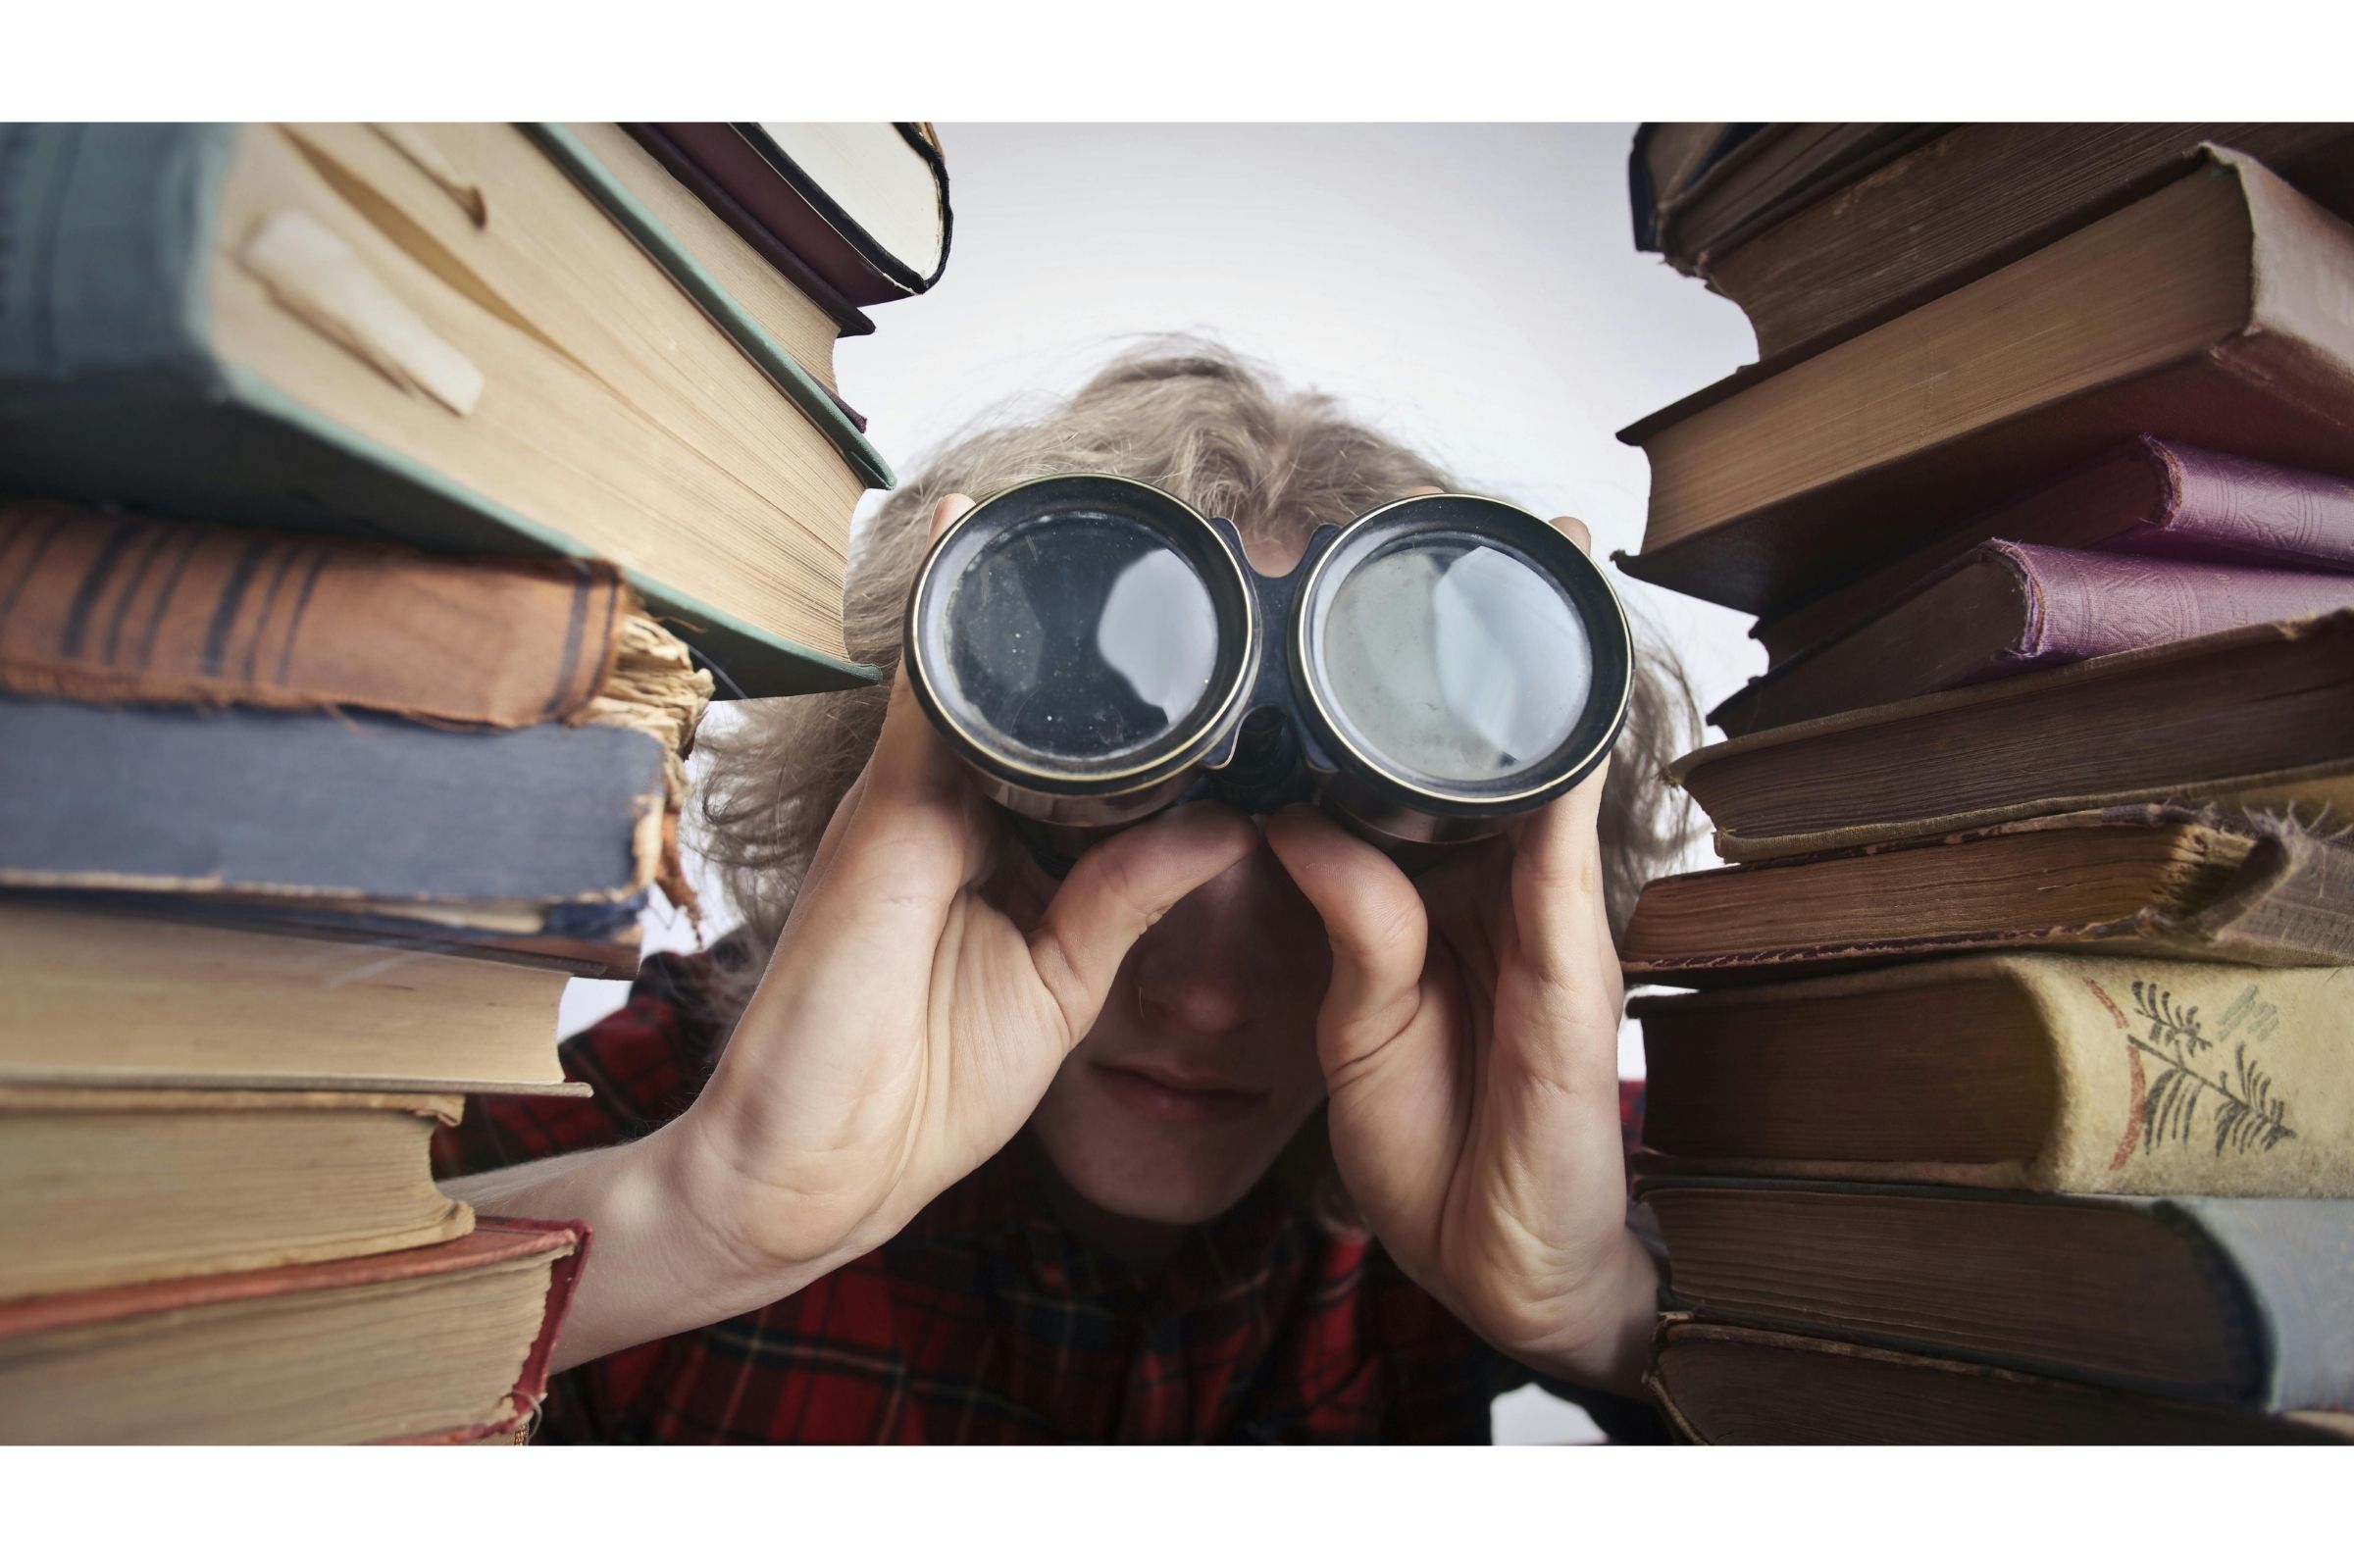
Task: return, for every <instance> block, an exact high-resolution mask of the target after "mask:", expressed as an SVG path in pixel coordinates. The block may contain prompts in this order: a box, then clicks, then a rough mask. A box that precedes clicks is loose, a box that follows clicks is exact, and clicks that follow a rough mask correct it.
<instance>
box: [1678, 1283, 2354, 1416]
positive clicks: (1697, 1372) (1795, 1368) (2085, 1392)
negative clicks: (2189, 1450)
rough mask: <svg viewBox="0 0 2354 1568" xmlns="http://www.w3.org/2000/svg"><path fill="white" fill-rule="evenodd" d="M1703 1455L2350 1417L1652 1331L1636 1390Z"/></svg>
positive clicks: (1738, 1335)
mask: <svg viewBox="0 0 2354 1568" xmlns="http://www.w3.org/2000/svg"><path fill="white" fill-rule="evenodd" d="M1645 1381H1646V1385H1647V1386H1648V1387H1649V1388H1650V1390H1651V1391H1652V1394H1653V1396H1654V1397H1655V1398H1656V1399H1657V1400H1658V1401H1659V1404H1660V1410H1661V1413H1662V1414H1663V1415H1664V1416H1665V1417H1666V1418H1667V1423H1668V1425H1669V1426H1670V1427H1671V1428H1673V1429H1674V1430H1675V1432H1676V1434H1677V1435H1678V1436H1680V1437H1682V1438H1684V1439H1685V1440H1686V1441H1688V1442H1702V1443H1763V1442H1770V1443H1802V1442H1803V1443H1839V1444H1854V1443H1935V1444H1939V1445H1952V1444H1961V1443H2135V1444H2144V1445H2150V1444H2175V1443H2200V1444H2206V1443H2269V1444H2282V1443H2342V1442H2349V1441H2354V1418H2348V1417H2345V1416H2343V1415H2339V1414H2335V1413H2332V1412H2328V1411H2299V1412H2296V1413H2293V1414H2289V1415H2284V1416H2268V1415H2260V1414H2257V1413H2254V1412H2250V1411H2244V1410H2233V1409H2229V1408H2227V1407H2218V1406H2213V1405H2198V1404H2189V1403H2185V1402H2182V1401H2180V1400H2175V1399H2154V1398H2149V1397H2147V1396H2144V1395H2140V1394H2132V1393H2123V1392H2119V1391H2116V1390H2112V1389H2101V1388H2094V1387H2091V1386H2089V1385H2085V1384H2080V1383H2070V1382H2066V1381H2063V1380H2061V1379H2057V1378H2043V1377H2037V1376H2035V1375H2033V1374H2031V1373H2024V1372H2014V1371H2011V1370H2009V1369H2007V1368H2003V1367H1991V1366H1985V1365H1982V1364H1979V1363H1976V1362H1970V1361H1957V1360H1953V1359H1950V1358H1946V1357H1939V1356H1924V1355H1913V1354H1909V1353H1907V1352H1905V1351H1901V1350H1886V1349H1881V1348H1879V1347H1877V1346H1874V1345H1863V1344H1852V1343H1849V1342H1847V1341H1846V1340H1827V1339H1815V1338H1811V1337H1808V1336H1804V1335H1795V1334H1776V1333H1774V1332H1772V1331H1771V1330H1767V1329H1751V1328H1743V1327H1740V1326H1738V1325H1735V1324H1727V1323H1714V1322H1711V1321H1709V1320H1707V1319H1705V1318H1696V1317H1694V1316H1692V1315H1691V1314H1688V1313H1670V1314H1668V1315H1667V1316H1666V1317H1665V1318H1663V1319H1662V1320H1661V1324H1660V1332H1659V1339H1658V1341H1657V1343H1656V1345H1655V1347H1654V1350H1653V1358H1652V1370H1651V1375H1650V1377H1649V1378H1647V1379H1646V1380H1645Z"/></svg>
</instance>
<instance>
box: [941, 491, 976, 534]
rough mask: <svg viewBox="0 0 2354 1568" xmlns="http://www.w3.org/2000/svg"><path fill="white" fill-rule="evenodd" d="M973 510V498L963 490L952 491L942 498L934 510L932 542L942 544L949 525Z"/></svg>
mask: <svg viewBox="0 0 2354 1568" xmlns="http://www.w3.org/2000/svg"><path fill="white" fill-rule="evenodd" d="M972 509H973V498H972V497H971V496H969V495H967V494H965V493H964V492H963V491H962V490H950V491H949V492H948V493H947V494H946V495H944V496H942V497H941V498H940V500H939V501H938V502H937V503H935V504H934V506H933V508H932V534H931V537H932V541H933V542H934V543H936V544H937V543H938V542H940V536H941V535H942V534H943V533H946V532H947V531H948V525H949V524H951V523H953V522H955V521H956V520H957V519H958V518H960V517H962V516H964V514H965V513H967V512H970V511H971V510H972Z"/></svg>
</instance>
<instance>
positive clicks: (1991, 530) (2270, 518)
mask: <svg viewBox="0 0 2354 1568" xmlns="http://www.w3.org/2000/svg"><path fill="white" fill-rule="evenodd" d="M1990 539H2012V540H2015V541H2018V542H2020V543H2022V544H2034V545H2057V546H2062V547H2066V548H2071V549H2078V550H2099V551H2103V552H2105V553H2108V554H2113V555H2131V556H2148V557H2154V558H2158V559H2163V560H2175V561H2202V562H2209V563H2213V564H2216V565H2224V566H2253V567H2269V568H2272V569H2275V570H2277V571H2289V572H2343V573H2349V574H2354V480H2345V479H2339V478H2337V477H2335V476H2333V475H2328V474H2316V473H2312V472H2310V471H2308V470H2303V469H2287V468H2281V467H2279V466H2277V465H2276V464H2272V463H2251V462H2249V461H2248V460H2247V459H2246V458H2242V457H2230V456H2227V455H2226V454H2225V453H2222V452H2207V451H2202V450H2200V449H2199V448H2197V447H2194V446H2184V445H2183V444H2182V443H2181V442H2179V441H2163V440H2160V439H2158V438H2157V437H2156V436H2153V435H2137V436H2135V437H2134V438H2133V439H2131V440H2129V441H2124V442H2122V443H2120V444H2119V445H2117V446H2114V447H2111V448H2110V449H2109V450H2107V451H2105V452H2103V453H2102V454H2101V455H2100V456H2098V457H2096V458H2094V459H2093V460H2092V461H2090V462H2089V463H2085V464H2083V465H2082V466H2080V467H2078V468H2074V469H2072V470H2070V471H2069V472H2068V473H2066V474H2064V475H2062V476H2061V477H2060V478H2059V479H2056V480H2053V481H2049V482H2047V483H2040V484H2037V485H2036V486H2035V487H2033V488H2032V489H2030V490H2028V491H2027V492H2026V493H2024V494H2022V495H2017V496H2014V497H2012V498H2011V499H2009V500H2007V501H2005V502H2004V503H2003V504H2002V505H2000V506H1998V507H1996V508H1995V509H1994V510H1993V511H1991V512H1987V513H1984V514H1982V515H1980V516H1979V517H1977V518H1974V519H1972V520H1971V521H1970V523H1968V524H1966V525H1964V526H1963V527H1962V528H1961V529H1959V530H1957V531H1954V532H1953V533H1951V534H1948V535H1946V536H1945V537H1943V538H1940V539H1938V540H1937V541H1936V542H1935V543H1933V544H1929V545H1927V546H1924V547H1923V548H1921V549H1919V550H1917V551H1915V552H1913V553H1912V554H1910V555H1907V556H1904V557H1902V558H1901V559H1899V560H1897V561H1894V562H1892V563H1890V564H1889V565H1887V566H1884V567H1881V568H1880V569H1879V570H1878V571H1875V572H1872V573H1870V574H1868V575H1867V576H1865V577H1861V578H1858V579H1857V580H1856V581H1855V582H1848V583H1843V584H1841V585H1840V586H1838V587H1835V588H1833V589H1831V590H1830V591H1829V592H1828V593H1825V594H1822V595H1820V596H1818V597H1816V598H1812V599H1809V600H1808V601H1807V602H1806V603H1804V604H1802V605H1800V606H1798V607H1797V608H1796V609H1794V610H1790V611H1787V612H1785V613H1784V614H1781V615H1776V616H1771V617H1768V618H1766V619H1765V620H1762V621H1760V622H1758V624H1757V625H1756V626H1754V627H1752V628H1751V629H1750V633H1749V634H1750V635H1751V636H1753V637H1755V638H1757V639H1758V641H1760V642H1762V643H1764V644H1765V646H1766V658H1767V660H1768V661H1769V662H1770V663H1771V664H1772V666H1773V667H1775V668H1777V669H1778V668H1779V667H1780V666H1782V665H1784V664H1787V663H1789V662H1790V661H1792V660H1793V659H1796V658H1798V657H1800V656H1801V655H1802V654H1805V653H1807V652H1808V651H1809V650H1811V649H1813V648H1816V647H1817V646H1819V645H1821V644H1822V643H1825V642H1829V641H1831V640H1832V639H1833V638H1835V637H1839V636H1843V635H1845V634H1846V633H1848V632H1853V631H1854V630H1856V629H1857V628H1858V627H1860V626H1863V625H1864V624H1865V623H1866V622H1868V621H1871V620H1873V619H1875V618H1877V617H1878V616H1880V615H1881V614H1882V613H1883V612H1885V611H1886V610H1887V608H1888V605H1889V603H1890V601H1892V600H1893V599H1895V598H1897V597H1898V596H1900V595H1902V594H1906V593H1910V592H1912V591H1913V590H1915V589H1916V588H1918V587H1919V586H1920V585H1921V584H1922V583H1924V582H1927V581H1928V580H1929V579H1931V578H1933V577H1935V576H1937V575H1938V573H1939V572H1941V571H1944V570H1947V569H1949V568H1951V567H1952V566H1953V565H1954V564H1955V563H1956V562H1958V561H1960V560H1961V559H1962V558H1963V557H1964V556H1965V555H1966V554H1967V553H1968V552H1969V551H1970V549H1972V548H1973V547H1975V546H1976V545H1979V544H1981V543H1984V542H1985V541H1987V540H1990Z"/></svg>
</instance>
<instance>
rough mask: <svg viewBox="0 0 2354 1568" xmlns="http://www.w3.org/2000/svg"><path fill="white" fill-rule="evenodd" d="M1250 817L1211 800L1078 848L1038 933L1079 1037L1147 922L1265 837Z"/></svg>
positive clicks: (1054, 986)
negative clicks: (1080, 851) (1085, 849)
mask: <svg viewBox="0 0 2354 1568" xmlns="http://www.w3.org/2000/svg"><path fill="white" fill-rule="evenodd" d="M1257 844H1258V835H1257V833H1256V832H1255V831H1254V829H1253V828H1252V826H1251V821H1250V819H1249V818H1247V817H1244V816H1242V815H1241V814H1240V813H1238V812H1234V811H1229V810H1227V809H1226V808H1225V807H1223V806H1216V805H1210V804H1208V803H1206V802H1204V803H1201V804H1196V805H1191V806H1181V807H1179V808H1178V809H1176V810H1175V811H1171V812H1167V813H1164V814H1163V815H1161V816H1158V817H1155V818H1153V819H1151V821H1149V822H1146V823H1143V824H1141V825H1139V826H1137V827H1134V828H1130V829H1128V830H1126V831H1125V832H1123V833H1119V834H1115V835H1112V836H1111V837H1109V838H1106V839H1104V840H1103V841H1102V842H1101V843H1099V844H1097V845H1095V846H1094V847H1093V848H1091V849H1089V850H1088V852H1087V853H1086V854H1084V855H1081V856H1080V857H1079V860H1078V863H1077V864H1076V865H1074V866H1072V867H1071V871H1070V875H1069V876H1067V877H1065V878H1063V880H1062V886H1061V887H1060V888H1059V889H1058V890H1057V891H1056V892H1055V894H1054V897H1053V899H1052V900H1051V901H1050V902H1049V903H1048V905H1047V910H1046V913H1045V914H1044V915H1043V916H1041V917H1040V919H1039V923H1038V927H1037V929H1036V930H1034V931H1033V932H1032V933H1031V934H1030V958H1031V962H1032V963H1033V964H1034V965H1035V966H1036V967H1037V970H1038V978H1039V981H1040V982H1041V983H1042V984H1043V985H1044V986H1046V987H1047V991H1048V993H1049V995H1050V996H1052V997H1053V999H1054V1005H1055V1006H1056V1007H1057V1008H1059V1009H1060V1010H1061V1012H1062V1018H1063V1024H1064V1026H1065V1028H1066V1029H1067V1030H1068V1031H1069V1034H1068V1036H1067V1037H1066V1039H1065V1041H1064V1043H1065V1045H1066V1046H1069V1045H1076V1044H1077V1043H1078V1042H1079V1040H1080V1039H1081V1038H1082V1037H1084V1036H1085V1035H1086V1034H1087V1032H1088V1031H1089V1030H1090V1029H1093V1028H1094V1027H1095V1023H1096V1014H1097V1013H1098V1012H1099V1011H1100V1010H1101V1008H1102V1006H1103V997H1104V995H1105V994H1106V993H1107V992H1108V991H1109V990H1110V989H1111V982H1112V977H1113V976H1114V975H1117V974H1118V973H1119V969H1120V962H1121V960H1122V959H1124V958H1126V957H1127V956H1128V949H1129V948H1131V947H1133V946H1135V945H1136V939H1137V938H1138V937H1139V936H1143V935H1144V934H1145V930H1146V928H1147V927H1149V926H1151V924H1152V923H1153V922H1154V921H1157V920H1158V919H1160V917H1161V916H1163V915H1165V914H1167V913H1168V912H1169V910H1170V909H1171V908H1173V907H1174V906H1175V905H1176V903H1177V901H1178V900H1179V899H1181V898H1183V897H1184V896H1185V895H1186V894H1187V893H1190V892H1192V891H1193V890H1194V889H1195V888H1197V887H1199V886H1201V885H1203V883H1205V882H1208V881H1209V880H1210V879H1211V878H1213V877H1216V876H1218V875H1219V874H1220V873H1222V872H1224V871H1226V870H1227V869H1228V868H1230V867H1232V866H1233V865H1235V864H1236V863H1237V862H1239V861H1240V860H1242V859H1243V857H1244V856H1246V855H1248V854H1250V853H1251V851H1252V850H1253V849H1254V848H1255V847H1257Z"/></svg>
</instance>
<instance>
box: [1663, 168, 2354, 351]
mask: <svg viewBox="0 0 2354 1568" xmlns="http://www.w3.org/2000/svg"><path fill="white" fill-rule="evenodd" d="M2201 142H2215V143H2219V144H2221V145H2223V146H2226V147H2236V148H2238V149H2239V150H2240V151H2242V152H2245V153H2246V154H2248V155H2249V156H2250V157H2252V158H2255V159H2258V160H2259V161H2261V162H2262V163H2264V164H2265V165H2266V166H2267V167H2268V168H2271V169H2273V170H2275V171H2277V173H2278V174H2280V175H2281V176H2282V177H2284V178H2286V179H2287V180H2288V181H2289V182H2290V183H2291V184H2293V185H2295V186H2296V187H2297V188H2298V189H2299V190H2301V191H2303V192H2304V193H2305V194H2306V195H2308V196H2311V197H2312V198H2314V199H2315V200H2316V201H2318V202H2320V203H2321V204H2322V205H2323V206H2325V207H2328V209H2329V210H2330V211H2332V212H2335V213H2338V214H2339V215H2341V216H2345V217H2354V126H2348V125H2342V124H2341V125H2329V124H2303V123H2300V124H2257V123H2249V122H2214V123H2208V124H2170V125H2094V124H2085V123H2071V124H2063V125H2051V124H2043V125H2037V124H2013V123H1996V124H1981V125H1966V126H1953V127H1951V128H1949V129H1946V130H1945V131H1944V133H1943V134H1941V135H1939V136H1938V137H1936V138H1935V139H1934V140H1931V141H1928V142H1926V143H1925V144H1918V145H1911V146H1906V147H1902V148H1899V149H1898V150H1897V153H1896V155H1895V156H1894V157H1893V158H1892V159H1888V160H1883V161H1881V162H1878V163H1875V164H1868V165H1859V166H1857V167H1856V169H1855V170H1854V171H1853V173H1852V175H1850V176H1849V177H1845V178H1838V179H1836V180H1835V182H1834V185H1833V188H1828V189H1826V188H1823V187H1822V186H1820V185H1817V187H1815V189H1814V190H1813V191H1812V196H1813V199H1812V200H1811V201H1807V202H1801V203H1790V202H1787V201H1785V200H1783V199H1782V193H1781V192H1780V191H1779V190H1775V189H1767V190H1765V191H1761V192H1760V193H1759V195H1758V197H1757V205H1758V207H1759V208H1760V209H1761V210H1769V211H1770V212H1771V214H1772V218H1771V221H1770V222H1767V223H1763V224H1749V225H1745V226H1742V227H1741V228H1737V229H1735V230H1734V231H1733V232H1734V233H1735V236H1736V237H1735V238H1734V239H1733V240H1732V241H1731V242H1726V241H1724V240H1719V241H1718V242H1717V243H1715V244H1714V245H1713V246H1711V247H1710V248H1709V249H1708V250H1707V251H1706V252H1705V253H1703V252H1701V251H1698V250H1694V249H1678V250H1676V251H1674V252H1671V254H1670V257H1669V259H1670V260H1671V261H1673V262H1674V263H1675V264H1676V265H1677V266H1678V267H1680V268H1681V269H1682V270H1684V271H1685V272H1690V273H1697V274H1698V275H1699V276H1700V277H1702V278H1707V279H1708V281H1709V286H1710V287H1711V288H1713V289H1714V290H1715V291H1716V292H1717V293H1719V294H1722V295H1723V296H1724V297H1725V298H1727V299H1729V300H1731V301H1732V302H1733V303H1734V304H1736V305H1739V306H1740V307H1741V310H1742V313H1743V314H1745V315H1746V316H1748V318H1749V324H1750V326H1751V327H1752V328H1753V329H1755V330H1756V331H1757V334H1758V352H1759V354H1760V355H1761V356H1766V357H1771V356H1775V355H1780V354H1785V353H1789V352H1791V351H1792V350H1800V351H1803V349H1804V347H1805V346H1806V345H1810V344H1819V343H1821V342H1823V341H1826V340H1836V339H1837V338H1838V337H1839V336H1841V335H1842V334H1844V333H1848V332H1852V331H1854V330H1857V329H1860V328H1862V327H1865V326H1868V325H1870V324H1872V323H1874V322H1877V321H1882V320H1885V319H1886V318H1888V317H1889V316H1892V315H1895V314H1897V313H1899V312H1901V311H1903V310H1904V309H1906V308H1908V307H1909V306H1911V305H1914V304H1918V303H1919V302H1921V301H1922V300H1924V299H1930V298H1934V297H1935V296H1936V295H1938V294H1940V293H1944V292H1947V291H1949V290H1951V289H1953V288H1956V287H1958V286H1960V285H1961V284H1963V283H1967V282H1969V281H1970V280H1971V279H1972V278H1981V277H1983V276H1985V275H1986V274H1987V273H1989V272H1992V271H1993V270H1994V269H1996V268H1998V267H2002V266H2005V265H2007V264H2009V263H2011V262H2014V261H2017V260H2018V259H2019V258H2020V257H2021V256H2023V255H2026V254H2027V253H2028V252H2030V251H2033V250H2036V249H2039V248H2041V247H2042V246H2044V245H2046V244H2048V243H2050V242H2051V241H2052V240H2054V239H2056V238H2058V237H2059V236H2060V235H2061V234H2064V233H2066V232H2068V231H2069V230H2070V229H2072V228H2081V227H2082V226H2083V225H2084V224H2086V223H2088V222H2090V221H2092V220H2093V219H2096V218H2100V217H2102V216H2104V215H2106V214H2108V213H2111V212H2114V211H2116V210H2117V209H2118V208H2119V207H2121V206H2123V205H2124V204H2125V203H2127V202H2129V201H2131V200H2133V199H2135V198H2136V197H2138V196H2141V195H2145V194H2147V193H2148V191H2149V189H2150V188H2151V185H2152V183H2153V181H2159V180H2163V179H2164V178H2165V177H2167V175H2168V174H2169V173H2170V172H2171V171H2172V170H2173V169H2174V168H2175V166H2177V165H2178V164H2179V163H2180V162H2181V160H2182V159H2183V157H2184V156H2185V155H2187V154H2189V153H2191V152H2192V151H2193V149H2195V148H2197V147H2198V145H2199V144H2200V143H2201ZM1841 173H1846V172H1841Z"/></svg>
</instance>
